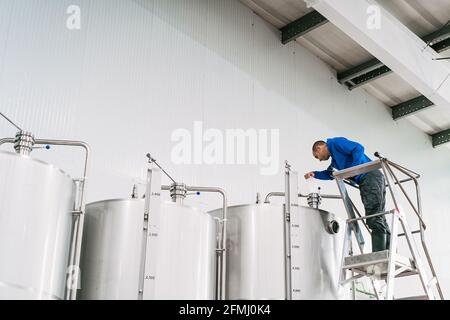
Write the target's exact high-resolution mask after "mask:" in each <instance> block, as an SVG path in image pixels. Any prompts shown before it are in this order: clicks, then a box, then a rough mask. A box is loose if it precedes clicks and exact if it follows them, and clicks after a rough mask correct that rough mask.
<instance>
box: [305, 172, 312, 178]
mask: <svg viewBox="0 0 450 320" xmlns="http://www.w3.org/2000/svg"><path fill="white" fill-rule="evenodd" d="M309 178H314V172H308V173H306V174H305V179H306V180H308V179H309Z"/></svg>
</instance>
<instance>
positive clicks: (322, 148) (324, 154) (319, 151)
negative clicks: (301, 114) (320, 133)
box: [312, 140, 330, 161]
mask: <svg viewBox="0 0 450 320" xmlns="http://www.w3.org/2000/svg"><path fill="white" fill-rule="evenodd" d="M312 152H313V156H314V158H316V159H318V160H320V161H326V160H328V159H330V152H329V151H328V146H327V143H326V142H325V141H322V140H319V141H316V142H314V144H313V147H312Z"/></svg>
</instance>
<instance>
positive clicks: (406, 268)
mask: <svg viewBox="0 0 450 320" xmlns="http://www.w3.org/2000/svg"><path fill="white" fill-rule="evenodd" d="M393 259H394V263H395V276H396V277H401V276H409V275H413V274H417V270H416V268H415V266H414V262H413V261H412V260H411V259H409V258H407V257H404V256H400V255H398V254H396V255H395V256H394V257H393ZM388 264H389V250H384V251H378V252H373V253H366V254H361V255H357V256H349V257H346V258H345V260H344V266H343V269H349V270H352V271H353V272H354V273H356V274H362V275H371V274H374V273H377V274H378V276H380V277H386V276H387V273H388Z"/></svg>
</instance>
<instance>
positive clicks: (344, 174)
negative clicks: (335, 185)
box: [333, 159, 381, 179]
mask: <svg viewBox="0 0 450 320" xmlns="http://www.w3.org/2000/svg"><path fill="white" fill-rule="evenodd" d="M380 168H381V160H379V159H377V160H374V161H371V162H367V163H363V164H360V165H358V166H355V167H351V168H348V169H344V170H340V171H336V172H334V173H333V176H334V177H335V178H336V179H347V178H351V177H354V176H357V175H360V174H363V173H367V172H369V171H373V170H377V169H380Z"/></svg>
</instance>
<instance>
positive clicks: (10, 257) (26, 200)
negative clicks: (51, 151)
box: [0, 152, 75, 300]
mask: <svg viewBox="0 0 450 320" xmlns="http://www.w3.org/2000/svg"><path fill="white" fill-rule="evenodd" d="M74 193H75V185H74V182H73V180H72V179H71V178H70V177H69V176H68V175H67V174H66V173H64V172H63V171H61V170H59V169H58V168H55V167H54V166H52V165H50V164H47V163H45V162H42V161H38V160H33V159H31V158H29V157H28V156H23V155H18V154H14V153H8V152H0V257H1V263H0V299H27V300H29V299H63V298H64V288H65V277H66V268H67V263H68V256H69V250H70V248H69V247H70V236H71V225H72V210H73V204H74Z"/></svg>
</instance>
